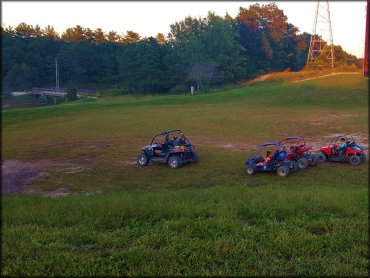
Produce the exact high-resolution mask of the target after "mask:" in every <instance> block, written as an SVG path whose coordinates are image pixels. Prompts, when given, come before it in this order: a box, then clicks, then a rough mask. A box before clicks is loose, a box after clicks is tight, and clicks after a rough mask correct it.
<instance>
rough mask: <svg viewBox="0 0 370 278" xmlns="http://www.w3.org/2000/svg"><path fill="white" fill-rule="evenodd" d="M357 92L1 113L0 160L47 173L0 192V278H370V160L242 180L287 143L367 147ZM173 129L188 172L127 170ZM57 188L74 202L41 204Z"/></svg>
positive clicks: (284, 85) (343, 81) (357, 85)
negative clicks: (345, 141) (343, 141)
mask: <svg viewBox="0 0 370 278" xmlns="http://www.w3.org/2000/svg"><path fill="white" fill-rule="evenodd" d="M367 82H368V80H366V79H364V78H363V77H362V76H361V75H360V74H352V75H351V74H346V75H334V76H328V77H323V78H319V79H313V80H307V81H303V82H284V81H279V80H264V81H262V82H255V83H252V84H249V85H247V86H244V87H240V88H230V89H225V90H220V91H214V92H209V93H202V94H198V95H195V96H190V95H176V96H173V95H165V96H140V97H136V96H105V97H104V96H103V97H102V98H101V99H99V100H85V101H77V102H74V103H68V104H62V105H58V106H48V107H40V108H25V109H12V110H3V111H2V128H3V130H2V131H3V133H2V158H3V160H20V161H24V162H37V161H49V167H46V168H45V169H42V171H43V172H44V173H46V174H45V175H41V176H40V177H38V178H37V179H35V180H34V181H33V182H32V184H30V185H27V186H26V187H25V194H22V195H13V196H2V204H3V205H2V265H1V266H2V275H14V276H20V275H21V276H29V275H38V276H40V275H43V276H44V275H47V276H49V275H50V276H51V275H71V276H91V275H99V276H101V275H105V276H106V275H129V276H142V275H191V276H194V275H211V276H218V275H221V276H226V275H227V276H235V275H237V276H241V275H247V276H256V275H257V276H258V275H263V276H266V275H267V276H270V275H272V276H275V275H307V276H318V275H334V276H337V275H343V276H367V274H368V269H369V260H368V256H369V252H368V243H369V242H368V229H369V225H368V216H369V215H368V205H369V204H368V175H369V174H368V162H366V163H365V164H363V165H360V166H357V167H355V166H351V165H349V164H340V163H339V164H338V163H337V164H335V163H329V162H328V163H325V164H320V165H319V166H317V167H315V168H309V169H307V170H306V171H299V172H297V173H296V174H294V175H291V176H289V177H288V178H287V179H282V178H279V177H278V176H277V175H276V174H273V173H271V174H257V175H255V176H252V177H250V176H247V175H246V174H245V173H244V161H245V159H246V157H247V156H248V155H249V154H250V153H251V152H252V151H253V150H254V149H255V148H256V147H257V146H258V145H259V144H262V143H264V142H266V141H273V140H281V139H282V137H284V136H291V135H304V136H305V137H307V140H308V142H309V143H311V144H312V145H313V146H314V149H315V150H317V149H318V147H319V146H320V145H324V144H327V143H328V142H329V141H330V139H331V137H332V136H333V135H334V134H337V133H344V132H350V133H353V134H354V135H355V136H356V138H357V139H358V141H359V142H360V143H362V144H364V145H365V147H366V149H367V147H368V146H367V144H368V87H367ZM175 128H181V129H182V130H183V131H184V133H185V134H186V135H187V137H189V139H190V141H192V143H193V144H194V145H195V146H196V150H197V152H198V153H199V156H200V161H199V163H198V164H196V165H188V166H186V167H182V168H180V169H175V170H172V169H169V167H168V166H167V165H150V166H148V167H143V168H140V167H138V166H137V165H134V161H135V156H136V155H137V154H138V153H139V151H140V148H141V147H142V146H144V145H147V144H148V143H149V142H150V140H151V137H152V136H153V135H154V134H155V133H157V132H159V131H164V130H169V129H175ZM61 188H62V189H63V190H64V191H65V192H68V193H70V195H69V196H66V197H53V198H52V197H46V196H42V194H44V195H45V194H47V193H48V192H56V191H58V190H59V189H61ZM30 192H33V193H41V195H40V194H38V195H37V194H36V195H35V194H26V193H30ZM100 192H102V193H101V194H95V195H88V193H100Z"/></svg>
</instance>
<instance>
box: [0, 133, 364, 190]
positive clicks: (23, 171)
mask: <svg viewBox="0 0 370 278" xmlns="http://www.w3.org/2000/svg"><path fill="white" fill-rule="evenodd" d="M339 135H340V134H328V135H326V136H324V137H323V138H321V139H320V141H318V140H312V139H310V138H306V140H307V144H308V145H310V146H312V147H313V148H312V151H313V152H314V153H315V152H317V151H318V150H319V149H320V147H322V146H323V145H325V144H329V142H330V141H331V139H332V138H334V137H336V136H339ZM353 136H354V138H355V140H356V142H357V143H358V144H360V145H363V146H364V148H365V152H366V153H368V149H369V145H368V141H369V135H368V134H365V133H356V134H353ZM192 141H194V142H196V145H199V146H209V145H210V144H211V140H210V139H209V138H207V137H193V138H192ZM212 143H213V144H214V145H215V146H216V147H217V148H220V149H224V150H228V151H233V152H238V151H245V150H254V149H256V148H257V147H258V146H257V145H256V144H253V143H252V142H248V141H233V142H223V141H222V142H221V141H219V142H212ZM261 143H262V142H261ZM58 146H59V145H58ZM63 146H67V147H77V146H91V147H104V146H107V144H105V143H101V142H99V143H98V142H74V143H68V144H65V145H63ZM135 164H136V157H133V156H132V157H131V156H130V157H127V160H123V161H120V163H119V165H120V166H121V167H122V166H123V167H127V166H130V165H135ZM1 167H2V187H1V194H2V195H12V194H41V195H45V196H52V197H55V196H67V195H71V194H72V192H70V191H69V190H68V189H67V188H63V187H62V188H58V189H56V190H55V191H47V192H46V191H45V192H44V191H37V190H34V189H32V188H31V187H27V188H26V186H27V185H31V184H32V181H33V180H34V179H36V178H38V177H41V176H45V175H50V173H49V172H50V171H49V170H53V171H56V172H62V173H64V174H78V173H81V172H84V171H89V170H92V168H93V167H94V161H87V160H83V159H79V158H76V159H70V160H66V161H54V160H51V159H42V160H34V161H32V162H25V161H20V160H4V161H2V165H1ZM53 171H51V172H53ZM100 193H102V192H101V191H96V192H82V193H80V194H85V195H91V194H100Z"/></svg>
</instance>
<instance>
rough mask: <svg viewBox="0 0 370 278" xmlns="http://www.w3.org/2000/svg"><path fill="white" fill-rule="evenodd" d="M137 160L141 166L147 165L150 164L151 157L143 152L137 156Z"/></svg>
mask: <svg viewBox="0 0 370 278" xmlns="http://www.w3.org/2000/svg"><path fill="white" fill-rule="evenodd" d="M136 162H137V164H139V165H140V166H146V165H148V163H149V159H148V157H147V156H146V154H145V153H141V154H139V155H138V156H137V159H136Z"/></svg>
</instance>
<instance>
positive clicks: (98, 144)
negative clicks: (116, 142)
mask: <svg viewBox="0 0 370 278" xmlns="http://www.w3.org/2000/svg"><path fill="white" fill-rule="evenodd" d="M109 146H112V144H108V143H104V142H69V143H58V144H53V145H51V146H49V147H50V148H60V147H65V148H78V147H92V148H97V147H98V148H99V147H109Z"/></svg>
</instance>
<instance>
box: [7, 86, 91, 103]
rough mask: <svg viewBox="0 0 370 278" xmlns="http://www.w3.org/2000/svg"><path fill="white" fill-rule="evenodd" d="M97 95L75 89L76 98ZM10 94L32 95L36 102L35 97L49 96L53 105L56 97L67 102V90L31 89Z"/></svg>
mask: <svg viewBox="0 0 370 278" xmlns="http://www.w3.org/2000/svg"><path fill="white" fill-rule="evenodd" d="M97 93H98V92H97V90H91V89H76V95H77V97H83V96H97ZM12 94H13V95H22V94H28V95H33V96H34V98H35V100H36V96H51V97H53V98H54V104H56V103H57V101H56V98H57V97H64V98H65V101H66V102H67V90H66V89H56V88H37V87H33V88H32V90H31V91H25V92H13V93H12Z"/></svg>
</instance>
